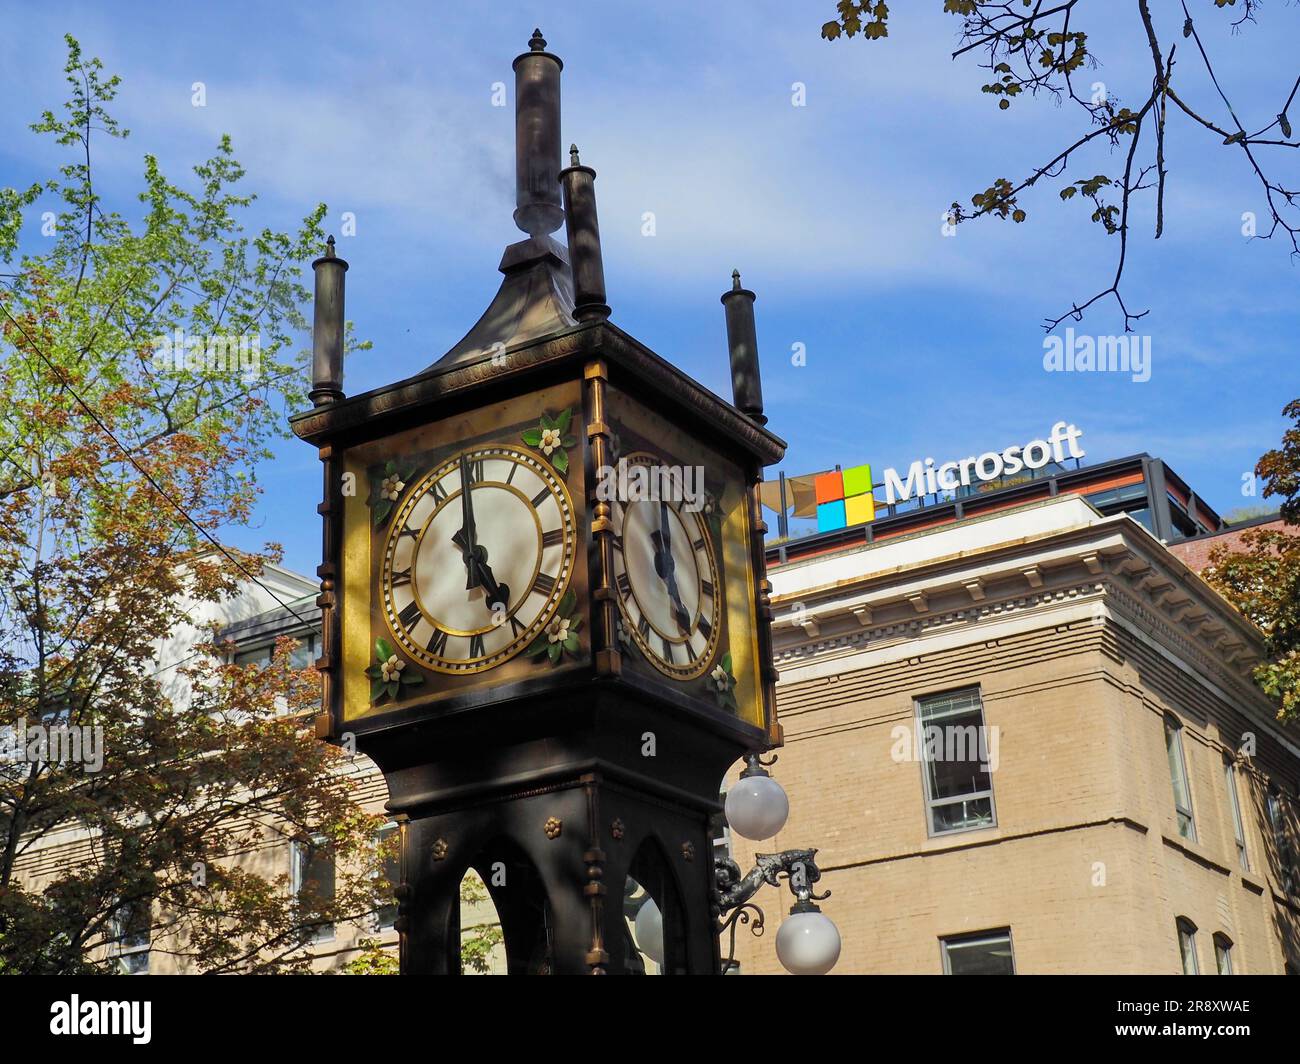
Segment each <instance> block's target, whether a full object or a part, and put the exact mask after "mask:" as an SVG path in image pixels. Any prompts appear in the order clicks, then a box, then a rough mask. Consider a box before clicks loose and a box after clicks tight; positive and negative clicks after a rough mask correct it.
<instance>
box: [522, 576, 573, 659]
mask: <svg viewBox="0 0 1300 1064" xmlns="http://www.w3.org/2000/svg"><path fill="white" fill-rule="evenodd" d="M577 606H578V594H577V592H576V591H574V590H573V588H569V590H568V591H566V592H565V593H564V597H563V598H562V599H560V604H559V606H557V607H556V610H555V616H554V617H552V618H551V620H550V623H549V624H547V626H546V627H545V628H543V629H542V633H541V635H539V636H538V637H537V638H536V639H534V640H533V641H532V643H531V644H529V647H528V649H527V650H526V651H524V653H525V654H526V655H527V656H528V657H530V658H537V659H539V660H540V659H541V657H542V655H545V656H546V659H547V660H548V661H549V662H550V663H551V664H552V665H554V664H556V663H557V662H558V661H559V660H560V658H561V657H563V656H564V655H565V654H570V655H576V654H577V653H578V651H579V650H580V649H581V646H582V644H581V642H580V641H579V639H578V629H579V628H581V627H582V618H581V617H575V616H574V613H575V611H576V609H577Z"/></svg>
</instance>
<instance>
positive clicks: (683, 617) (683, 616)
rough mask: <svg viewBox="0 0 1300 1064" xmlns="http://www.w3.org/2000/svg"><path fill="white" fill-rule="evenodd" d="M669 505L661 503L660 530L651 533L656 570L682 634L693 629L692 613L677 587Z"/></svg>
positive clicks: (687, 633) (688, 632)
mask: <svg viewBox="0 0 1300 1064" xmlns="http://www.w3.org/2000/svg"><path fill="white" fill-rule="evenodd" d="M668 526H669V521H668V505H667V503H664V502H660V503H659V530H658V531H657V532H651V533H650V541H651V542H652V543H653V544H654V548H655V572H656V573H658V574H659V578H660V579H661V580H663V582H664V586H665V588H666V589H667V591H668V598H669V599H670V600H671V601H672V604H673V620H675V621H676V622H677V627H678V629H679V630H680V631H681V633H682V635H689V634H690V631H691V615H690V612H689V611H688V610H687V609H686V605H685V603H683V602H682V594H681V592H680V591H679V590H678V588H677V572H676V570H677V563H676V562H675V561H674V560H673V540H672V532H671V531H670V530H669V527H668Z"/></svg>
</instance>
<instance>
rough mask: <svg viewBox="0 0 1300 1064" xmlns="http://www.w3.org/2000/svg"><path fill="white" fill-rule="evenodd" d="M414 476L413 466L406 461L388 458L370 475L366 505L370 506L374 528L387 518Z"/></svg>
mask: <svg viewBox="0 0 1300 1064" xmlns="http://www.w3.org/2000/svg"><path fill="white" fill-rule="evenodd" d="M414 476H415V467H414V466H412V465H408V464H406V463H398V462H397V461H394V460H389V461H388V462H385V463H384V467H383V469H382V470H381V471H380V472H378V473H374V472H372V473H371V475H370V498H369V499H368V500H367V501H366V505H367V506H369V507H370V519H371V522H372V523H373V524H374V526H375V527H376V528H378V527H379V526H380V525H382V524H383V523H384V522H385V521H387V520H388V518H389V516H390V515H391V514H392V512H393V508H394V507H395V506H396V505H397V500H398V499H400V498H401V497H402V492H404V491H405V490H406V487H407V485H408V484H410V483H411V480H412V478H414Z"/></svg>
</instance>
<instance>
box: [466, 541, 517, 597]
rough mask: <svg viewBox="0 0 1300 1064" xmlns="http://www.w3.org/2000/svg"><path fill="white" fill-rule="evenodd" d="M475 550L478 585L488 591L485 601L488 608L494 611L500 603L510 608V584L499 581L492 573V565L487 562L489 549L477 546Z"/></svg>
mask: <svg viewBox="0 0 1300 1064" xmlns="http://www.w3.org/2000/svg"><path fill="white" fill-rule="evenodd" d="M475 551H476V553H475V555H474V561H473V567H474V568H475V569H476V570H477V575H478V586H479V587H481V588H483V590H484V592H486V596H485V598H484V599H483V601H484V602H485V603H486V604H487V608H488V609H490V610H494V611H495V609H496V607H497V606H498V605H500V606H501V607H503V608H509V606H510V588H509V586H508V585H506V584H498V583H497V579H496V577H495V576H494V575H493V574H492V567H491V566H490V565H488V563H487V551H486V550H484V549H483V548H482V547H475Z"/></svg>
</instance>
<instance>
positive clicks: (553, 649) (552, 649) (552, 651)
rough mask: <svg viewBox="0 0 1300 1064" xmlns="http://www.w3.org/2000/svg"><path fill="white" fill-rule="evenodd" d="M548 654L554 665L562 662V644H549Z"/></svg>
mask: <svg viewBox="0 0 1300 1064" xmlns="http://www.w3.org/2000/svg"><path fill="white" fill-rule="evenodd" d="M546 654H547V657H549V658H550V659H551V664H552V665H554V664H555V663H556V662H557V661H559V660H560V644H559V643H550V644H548V645H547V647H546Z"/></svg>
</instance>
